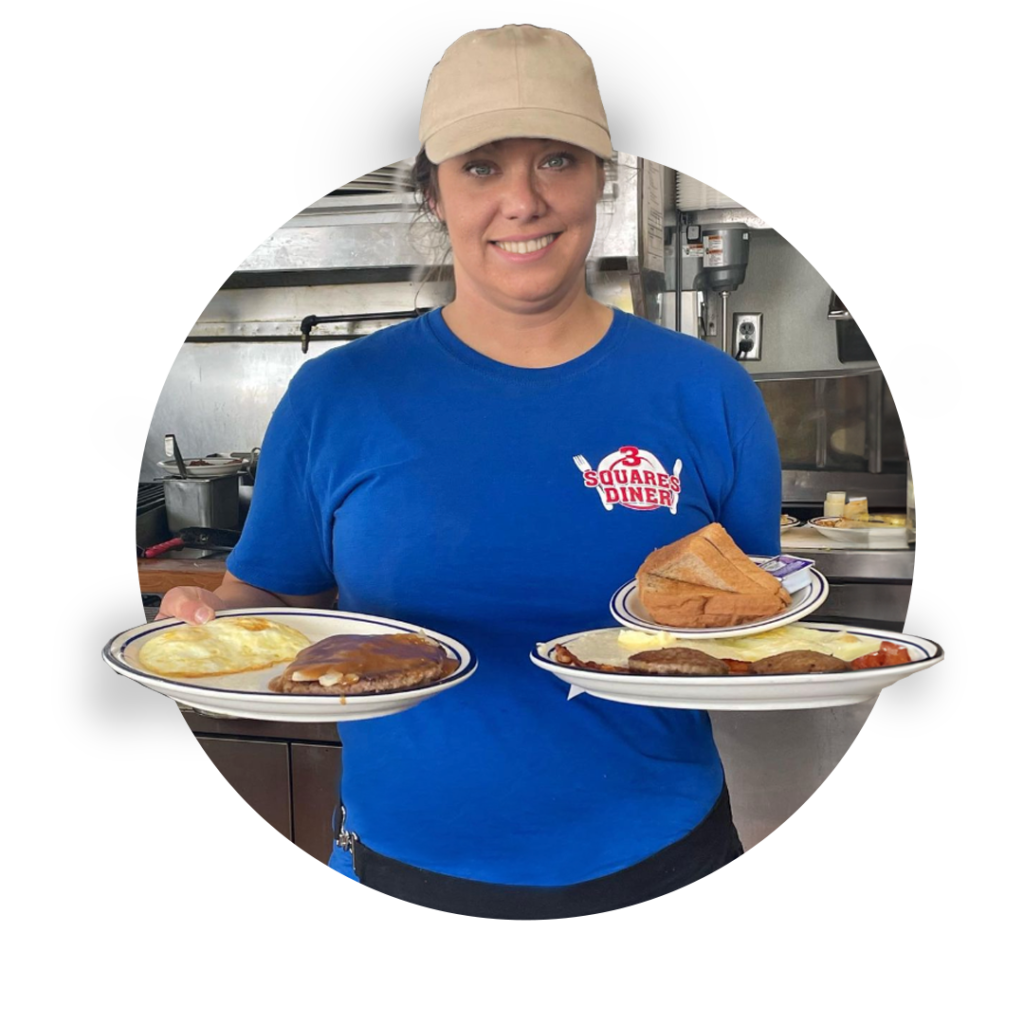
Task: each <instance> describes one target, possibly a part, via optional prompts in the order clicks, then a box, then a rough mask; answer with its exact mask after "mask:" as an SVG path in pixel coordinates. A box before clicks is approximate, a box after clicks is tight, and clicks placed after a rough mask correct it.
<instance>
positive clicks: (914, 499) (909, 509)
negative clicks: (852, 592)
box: [903, 437, 918, 546]
mask: <svg viewBox="0 0 1024 1024" xmlns="http://www.w3.org/2000/svg"><path fill="white" fill-rule="evenodd" d="M903 454H904V455H905V456H906V543H907V544H912V545H914V546H916V544H918V489H916V487H915V486H914V484H913V463H911V462H910V449H909V446H908V445H907V443H906V438H905V437H904V438H903Z"/></svg>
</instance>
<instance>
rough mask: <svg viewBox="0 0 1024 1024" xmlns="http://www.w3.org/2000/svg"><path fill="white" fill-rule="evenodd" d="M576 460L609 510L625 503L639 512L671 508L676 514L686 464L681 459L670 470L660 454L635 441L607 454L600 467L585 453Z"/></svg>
mask: <svg viewBox="0 0 1024 1024" xmlns="http://www.w3.org/2000/svg"><path fill="white" fill-rule="evenodd" d="M573 461H574V462H575V463H576V468H577V469H578V470H579V471H580V472H581V473H582V474H583V483H584V484H585V485H586V486H587V487H593V488H594V489H595V490H596V491H597V493H598V496H599V497H600V499H601V504H602V505H604V507H605V508H606V509H607V510H609V511H611V509H612V507H613V506H615V505H621V506H622V507H623V508H631V509H635V510H637V511H638V512H652V511H654V510H655V509H659V508H667V509H668V510H669V512H671V513H672V515H675V514H676V507H677V506H678V504H679V491H680V478H679V473H680V471H681V470H682V468H683V463H682V460H681V459H676V462H675V465H674V466H673V468H672V472H671V473H669V472H667V471H666V469H665V467H664V466H663V465H662V464H661V460H660V459H659V458H658V457H657V456H656V455H652V454H651V452H649V451H646V450H645V449H643V448H637V447H636V446H635V445H623V446H622V447H621V448H619V449H617V450H616V451H614V452H612V453H611V454H609V455H606V456H605V457H604V458H603V459H602V460H601V461H600V462H599V463H598V465H597V469H592V468H591V466H590V463H589V462H587V460H586V459H585V458H584V457H583V456H582V455H577V456H575V457H574V458H573Z"/></svg>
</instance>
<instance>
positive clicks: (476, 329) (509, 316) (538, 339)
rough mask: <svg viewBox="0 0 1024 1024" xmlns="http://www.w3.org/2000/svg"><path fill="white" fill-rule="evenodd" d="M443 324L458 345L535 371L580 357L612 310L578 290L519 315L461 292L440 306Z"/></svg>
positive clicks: (602, 329) (608, 322)
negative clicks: (555, 301) (557, 301)
mask: <svg viewBox="0 0 1024 1024" xmlns="http://www.w3.org/2000/svg"><path fill="white" fill-rule="evenodd" d="M442 316H443V317H444V322H445V323H446V324H447V325H448V327H449V328H450V329H451V331H452V333H453V334H455V335H456V337H458V338H459V339H460V340H461V341H462V342H464V343H465V344H466V345H468V346H469V347H470V348H472V349H475V350H476V351H477V352H479V353H481V354H482V355H485V356H487V357H488V358H489V359H494V360H496V361H497V362H499V363H506V364H507V365H509V366H520V367H525V368H529V369H540V368H543V367H548V366H558V365H560V364H561V363H567V362H569V361H570V360H572V359H576V358H577V357H578V356H581V355H583V353H584V352H587V351H588V350H589V349H591V348H593V347H594V346H595V345H596V344H597V343H598V342H599V341H600V340H601V338H602V337H604V335H605V333H606V332H607V330H608V328H609V327H610V326H611V322H612V316H613V314H612V311H611V310H610V309H609V308H608V307H607V306H604V305H602V304H601V303H600V302H598V301H596V300H595V299H592V298H591V297H590V296H589V295H588V294H587V293H586V291H585V290H584V289H583V288H580V289H579V290H578V292H576V293H575V294H574V295H572V296H569V297H567V298H566V299H565V300H563V301H561V302H559V303H556V304H553V305H551V306H550V307H545V308H543V309H537V310H532V311H520V310H513V309H506V308H503V307H500V306H495V305H494V304H493V303H491V302H486V301H483V300H481V299H480V298H479V297H478V296H476V295H475V294H474V293H472V292H471V291H470V292H467V291H465V290H464V291H463V292H461V293H459V294H457V295H456V297H455V299H454V301H452V302H451V303H450V304H449V305H447V306H445V307H444V310H443V312H442Z"/></svg>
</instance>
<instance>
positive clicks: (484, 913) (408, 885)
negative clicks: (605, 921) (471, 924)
mask: <svg viewBox="0 0 1024 1024" xmlns="http://www.w3.org/2000/svg"><path fill="white" fill-rule="evenodd" d="M353 853H354V862H353V863H354V867H355V872H356V875H357V876H358V877H359V880H360V882H362V883H363V885H366V886H369V887H370V888H371V889H377V890H378V891H379V892H383V893H387V894H388V895H389V896H394V897H396V898H398V899H401V900H405V901H406V902H407V903H416V904H418V905H419V906H421V907H430V908H432V909H433V910H446V911H448V912H449V913H452V914H466V915H468V916H470V917H492V918H504V919H508V920H512V919H518V920H526V919H529V920H538V919H542V918H555V917H582V916H584V915H586V914H600V913H603V912H604V911H606V910H617V909H619V908H620V907H630V906H633V904H635V903H643V902H645V901H646V900H651V899H654V898H655V897H656V896H663V895H664V894H665V893H667V892H672V891H674V890H675V889H681V888H682V887H683V886H684V885H689V884H690V882H695V881H696V880H697V879H698V878H703V877H704V876H705V875H710V874H711V872H712V871H715V870H717V869H718V868H720V867H722V866H723V865H724V864H728V863H729V862H730V861H732V860H735V859H736V858H737V857H739V855H740V854H741V853H743V847H742V845H741V844H740V840H739V836H738V835H737V834H736V827H735V826H734V825H733V821H732V809H731V808H730V806H729V793H728V790H727V789H726V788H725V786H724V785H723V787H722V793H721V795H720V796H719V798H718V800H717V802H716V803H715V806H714V807H712V808H711V810H710V811H709V812H708V815H707V817H706V818H704V820H703V821H702V822H701V823H700V824H699V825H698V826H697V827H696V828H695V829H693V831H692V832H690V833H688V834H687V835H685V836H684V837H683V838H682V839H680V840H679V841H678V842H677V843H673V844H672V845H671V846H666V847H665V848H664V849H662V850H659V851H658V852H657V853H655V854H652V855H651V856H650V857H647V858H646V859H645V860H642V861H640V863H639V864H634V865H632V866H631V867H628V868H623V869H622V870H621V871H616V872H614V873H613V874H610V875H603V876H602V877H600V878H594V879H591V880H590V881H588V882H578V883H577V884H575V885H560V886H532V885H494V884H492V883H490V882H473V881H469V880H467V879H464V878H455V877H453V876H451V875H441V874H437V873H436V872H434V871H424V870H423V869H421V868H415V867H412V866H410V865H409V864H404V863H402V862H401V861H397V860H392V859H391V858H390V857H384V856H382V855H381V854H379V853H375V852H374V851H373V850H371V849H369V848H368V847H366V846H364V845H363V844H362V843H360V842H358V841H357V842H356V844H355V849H354V851H353Z"/></svg>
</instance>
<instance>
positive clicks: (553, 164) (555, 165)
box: [544, 153, 573, 171]
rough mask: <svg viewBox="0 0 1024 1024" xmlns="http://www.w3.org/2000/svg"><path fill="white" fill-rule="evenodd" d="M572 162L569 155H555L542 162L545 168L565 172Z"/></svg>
mask: <svg viewBox="0 0 1024 1024" xmlns="http://www.w3.org/2000/svg"><path fill="white" fill-rule="evenodd" d="M572 161H573V158H572V154H571V153H555V154H553V155H552V156H549V157H548V158H547V159H546V160H545V161H544V166H545V167H550V168H551V169H552V170H555V171H562V170H565V168H566V167H568V166H569V165H570V164H571V163H572Z"/></svg>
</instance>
